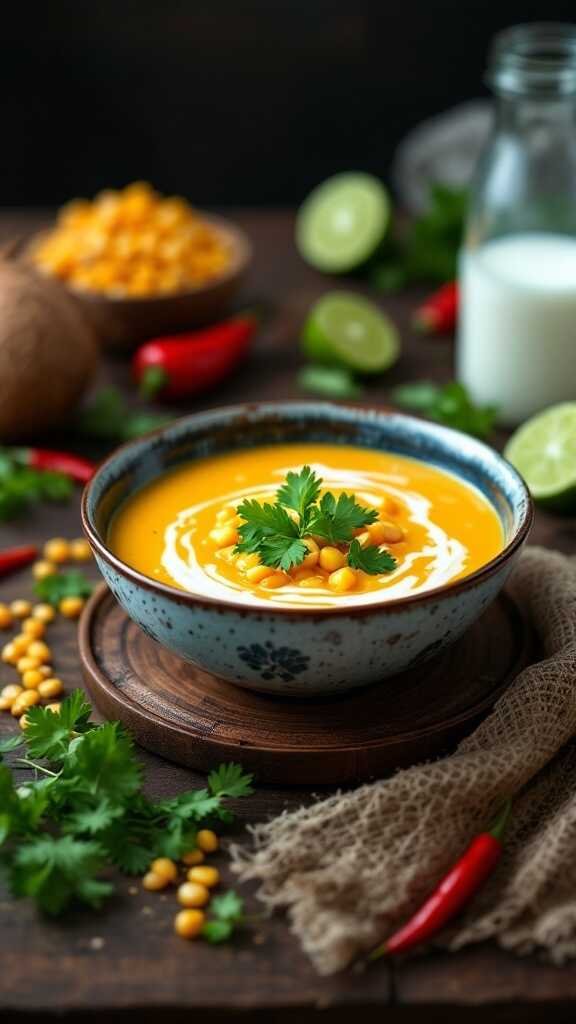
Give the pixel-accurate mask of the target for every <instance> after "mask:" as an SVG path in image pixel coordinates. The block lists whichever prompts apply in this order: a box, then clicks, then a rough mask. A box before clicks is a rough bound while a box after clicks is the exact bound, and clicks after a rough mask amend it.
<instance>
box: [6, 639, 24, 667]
mask: <svg viewBox="0 0 576 1024" xmlns="http://www.w3.org/2000/svg"><path fill="white" fill-rule="evenodd" d="M19 657H20V652H19V651H17V650H16V648H15V647H14V642H13V641H12V642H11V643H9V644H4V647H3V648H2V661H5V662H6V663H7V664H8V665H15V664H16V662H17V661H18V658H19Z"/></svg>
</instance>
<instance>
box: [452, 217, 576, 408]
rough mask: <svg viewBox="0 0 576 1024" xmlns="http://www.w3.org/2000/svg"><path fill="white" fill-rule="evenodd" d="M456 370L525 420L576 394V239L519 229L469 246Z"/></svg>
mask: <svg viewBox="0 0 576 1024" xmlns="http://www.w3.org/2000/svg"><path fill="white" fill-rule="evenodd" d="M460 288H461V302H460V308H461V312H460V326H459V342H458V359H457V374H458V378H459V380H461V381H462V382H463V383H464V384H466V386H467V387H468V389H469V391H470V394H471V396H472V398H473V399H474V400H475V401H477V402H481V403H494V404H496V405H497V406H498V407H499V409H500V419H501V420H502V421H503V422H507V423H519V422H521V421H522V420H525V419H527V417H529V416H531V415H533V414H534V413H535V412H538V410H540V409H542V408H544V407H545V406H547V405H552V404H554V403H555V402H561V401H564V400H568V399H575V398H576V240H575V239H573V238H571V237H569V236H564V235H558V234H548V233H544V232H542V233H528V232H526V233H521V234H517V235H508V236H505V237H504V238H498V239H495V240H493V241H489V242H486V243H485V244H484V245H481V246H479V247H478V249H475V250H474V249H471V250H468V251H467V252H465V253H464V255H463V256H462V260H461V266H460Z"/></svg>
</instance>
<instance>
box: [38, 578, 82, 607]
mask: <svg viewBox="0 0 576 1024" xmlns="http://www.w3.org/2000/svg"><path fill="white" fill-rule="evenodd" d="M93 589H94V587H93V586H92V584H91V583H90V580H89V579H87V577H86V576H85V575H84V573H81V572H79V571H78V570H77V569H71V570H70V571H69V572H59V573H54V574H53V575H52V576H45V577H44V579H43V580H37V581H36V583H35V584H34V593H35V594H36V595H37V597H40V598H41V599H42V601H47V602H48V604H53V605H54V606H55V607H56V606H57V605H58V604H59V603H60V601H61V600H62V598H63V597H90V594H91V593H92V591H93Z"/></svg>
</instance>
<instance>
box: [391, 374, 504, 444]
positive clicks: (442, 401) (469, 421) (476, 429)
mask: <svg viewBox="0 0 576 1024" xmlns="http://www.w3.org/2000/svg"><path fill="white" fill-rule="evenodd" d="M391 397H392V400H393V401H394V402H396V404H397V405H399V406H400V407H401V408H403V409H410V410H412V411H414V412H419V413H422V415H424V416H428V417H429V419H432V420H435V421H436V422H437V423H443V424H444V425H445V426H447V427H453V428H454V429H455V430H462V431H463V432H464V433H465V434H470V435H471V436H472V437H478V438H481V439H484V438H486V437H488V436H489V435H490V433H491V431H492V430H493V428H494V423H495V420H496V413H497V407H496V406H494V405H476V404H475V403H474V402H473V401H472V399H471V398H470V395H469V394H468V391H467V389H466V388H465V386H464V385H463V384H460V382H459V381H448V383H447V384H444V385H443V386H440V385H438V384H434V383H433V382H432V381H414V382H413V383H411V384H404V385H402V386H401V387H398V388H395V390H394V391H393V392H392V395H391Z"/></svg>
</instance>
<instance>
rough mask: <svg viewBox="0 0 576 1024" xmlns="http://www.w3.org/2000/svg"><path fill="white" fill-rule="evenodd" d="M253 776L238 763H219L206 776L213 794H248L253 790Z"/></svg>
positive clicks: (221, 795) (233, 795)
mask: <svg viewBox="0 0 576 1024" xmlns="http://www.w3.org/2000/svg"><path fill="white" fill-rule="evenodd" d="M253 781H254V776H253V775H249V774H247V773H246V772H245V771H244V769H243V768H242V765H240V764H221V765H219V766H218V768H216V769H215V770H214V771H213V772H211V773H210V775H209V776H208V786H209V787H210V792H211V793H212V794H213V795H214V796H218V797H223V796H229V797H240V796H250V794H251V793H253V792H254V789H253V787H252V782H253Z"/></svg>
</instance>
